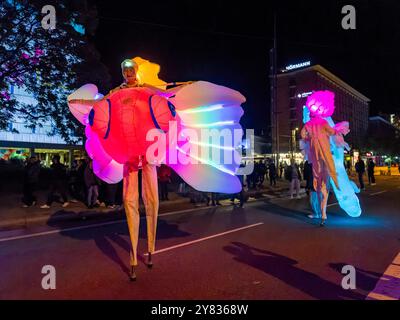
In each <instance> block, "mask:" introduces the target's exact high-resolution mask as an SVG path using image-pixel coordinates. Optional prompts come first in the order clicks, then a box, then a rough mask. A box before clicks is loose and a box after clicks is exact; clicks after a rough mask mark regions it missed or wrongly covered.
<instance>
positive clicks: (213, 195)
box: [207, 192, 221, 207]
mask: <svg viewBox="0 0 400 320" xmlns="http://www.w3.org/2000/svg"><path fill="white" fill-rule="evenodd" d="M208 203H209V201H208V202H207V205H208ZM211 205H212V206H213V207H215V206H220V205H221V203H220V202H219V193H217V192H211Z"/></svg>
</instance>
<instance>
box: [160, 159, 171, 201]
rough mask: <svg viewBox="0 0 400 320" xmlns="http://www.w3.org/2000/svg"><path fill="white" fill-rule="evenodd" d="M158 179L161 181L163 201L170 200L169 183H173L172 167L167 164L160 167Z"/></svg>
mask: <svg viewBox="0 0 400 320" xmlns="http://www.w3.org/2000/svg"><path fill="white" fill-rule="evenodd" d="M158 180H159V181H160V189H161V201H165V200H169V198H168V184H169V183H171V169H170V168H169V167H168V166H166V165H165V164H162V165H161V167H160V168H159V169H158Z"/></svg>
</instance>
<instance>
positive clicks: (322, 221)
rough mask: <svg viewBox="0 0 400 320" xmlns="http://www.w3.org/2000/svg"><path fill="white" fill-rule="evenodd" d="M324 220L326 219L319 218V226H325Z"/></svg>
mask: <svg viewBox="0 0 400 320" xmlns="http://www.w3.org/2000/svg"><path fill="white" fill-rule="evenodd" d="M325 220H326V219H322V220H321V223H320V224H319V225H320V226H321V227H325Z"/></svg>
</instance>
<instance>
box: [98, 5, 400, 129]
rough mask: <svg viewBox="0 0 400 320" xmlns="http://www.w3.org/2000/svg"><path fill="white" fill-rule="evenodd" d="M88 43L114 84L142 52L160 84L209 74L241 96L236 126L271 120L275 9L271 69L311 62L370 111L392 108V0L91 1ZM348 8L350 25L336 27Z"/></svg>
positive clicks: (397, 65)
mask: <svg viewBox="0 0 400 320" xmlns="http://www.w3.org/2000/svg"><path fill="white" fill-rule="evenodd" d="M92 3H95V4H96V5H97V8H98V13H99V26H98V29H97V33H96V36H95V38H94V39H92V40H93V41H94V42H95V45H96V47H97V49H98V50H99V51H100V54H101V56H102V61H103V63H104V64H106V66H107V67H108V68H109V71H110V73H111V75H112V81H113V85H114V86H117V85H118V84H120V83H121V81H122V79H121V74H120V63H121V61H122V60H124V59H125V58H133V57H135V56H141V57H143V58H146V59H148V60H151V61H153V62H156V63H158V64H160V65H161V72H160V78H161V79H163V80H166V81H186V80H207V81H211V82H214V83H217V84H221V85H226V86H229V87H231V88H233V89H236V90H239V91H240V92H241V93H242V94H244V95H245V96H246V98H247V102H246V104H245V105H244V107H245V115H244V117H243V119H242V120H243V121H242V124H243V125H244V126H245V127H247V128H256V129H261V128H268V125H269V123H268V122H269V104H270V101H269V79H268V74H269V49H270V48H271V46H272V37H273V16H274V12H276V14H277V21H278V23H277V35H278V66H279V67H283V66H285V65H287V64H290V63H296V62H301V61H304V60H311V61H312V63H313V64H317V63H319V64H321V65H322V66H324V67H326V68H327V69H328V70H330V71H331V72H332V73H334V74H336V75H337V76H339V77H340V78H341V79H343V80H344V81H346V82H347V83H349V84H350V85H351V86H353V87H354V88H355V89H357V90H358V91H360V92H361V93H363V94H364V95H366V96H367V97H369V98H370V99H371V100H372V102H371V109H370V114H371V115H375V114H377V113H378V112H386V113H390V112H395V111H400V110H399V107H400V103H399V102H398V93H399V92H400V90H399V88H398V86H399V85H400V62H399V60H400V50H398V48H399V49H400V46H399V41H400V25H399V23H400V22H399V21H400V19H399V15H400V1H395V0H393V1H389V0H375V1H368V0H363V1H332V0H325V1H322V0H321V1H287V0H286V1H284V0H280V1H265V2H264V3H265V4H262V1H260V0H258V1H249V0H248V1H240V2H236V1H235V2H232V1H222V0H213V1H209V0H207V1H155V0H153V1H117V0H114V1H92ZM346 4H351V5H354V6H355V8H356V12H357V29H356V30H344V29H342V27H341V20H342V17H343V14H342V13H341V9H342V7H343V6H344V5H346Z"/></svg>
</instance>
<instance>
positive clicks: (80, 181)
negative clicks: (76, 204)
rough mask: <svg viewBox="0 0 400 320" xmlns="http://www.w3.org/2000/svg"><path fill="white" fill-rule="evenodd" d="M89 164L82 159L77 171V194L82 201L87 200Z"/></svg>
mask: <svg viewBox="0 0 400 320" xmlns="http://www.w3.org/2000/svg"><path fill="white" fill-rule="evenodd" d="M86 166H87V163H86V160H85V159H80V160H79V161H78V167H77V169H76V180H75V181H76V186H75V189H76V193H77V197H78V198H79V200H81V201H85V199H86V198H87V194H86V187H85V169H86Z"/></svg>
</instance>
